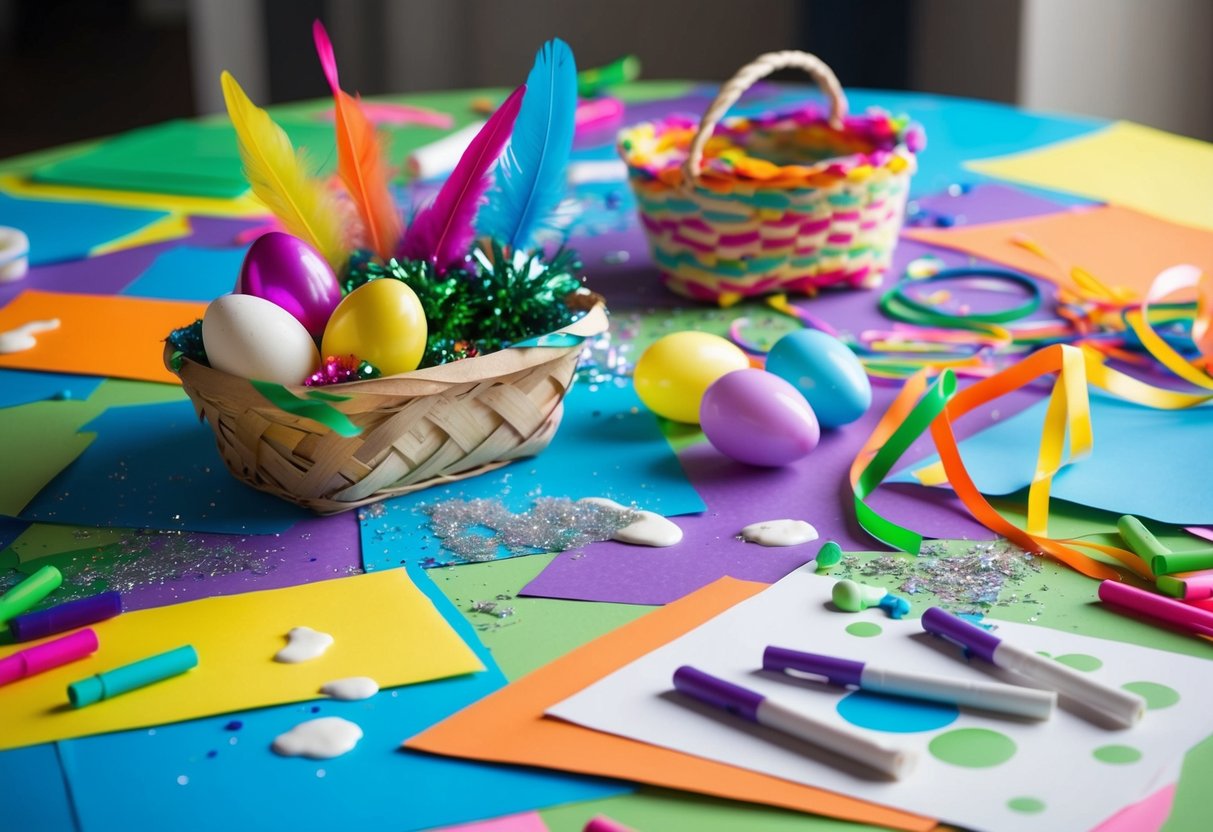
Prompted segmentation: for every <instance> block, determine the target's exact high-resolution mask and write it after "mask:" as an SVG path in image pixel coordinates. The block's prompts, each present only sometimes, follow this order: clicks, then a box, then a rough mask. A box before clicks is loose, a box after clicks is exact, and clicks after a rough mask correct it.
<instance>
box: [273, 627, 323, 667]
mask: <svg viewBox="0 0 1213 832" xmlns="http://www.w3.org/2000/svg"><path fill="white" fill-rule="evenodd" d="M286 640H287V641H286V647H283V648H282V649H281V650H279V651H278V652H277V653H276V654H275V655H274V661H276V662H283V663H285V664H298V663H299V662H306V661H310V660H312V659H315V658H318V657H319V656H323V655H324V651H325V650H328V649H329V646H330V645H331V644H332V643H333V637H332V636H330V635H329V634H328V633H322V632H319V631H318V630H313V629H312V628H311V627H293V628H291V631H290V632H289V633H287V634H286Z"/></svg>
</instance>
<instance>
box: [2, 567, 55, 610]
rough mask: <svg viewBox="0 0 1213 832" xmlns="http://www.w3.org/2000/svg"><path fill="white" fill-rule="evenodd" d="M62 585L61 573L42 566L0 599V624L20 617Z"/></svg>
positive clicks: (53, 568)
mask: <svg viewBox="0 0 1213 832" xmlns="http://www.w3.org/2000/svg"><path fill="white" fill-rule="evenodd" d="M61 583H63V573H61V572H60V571H59V570H58V569H56V568H55V567H53V566H44V567H42V568H41V569H39V570H38V571H37V572H35V573H34V574H32V575H30V576H29V577H28V578H26V579H25V580H24V581H22V582H21V583H19V584H17V585H16V586H15V587H13V588H12V589H10V590H9V591H8V592H6V593H4V595H3V596H2V597H0V624H3V623H5V622H7V621H8V620H9V619H10V618H12V617H13V616H17V615H20V614H21V613H23V612H25V611H26V610H28V609H29V608H30V607H32V606H34V604H37V603H38V602H39V601H41V600H42V599H43V598H45V597H46V596H48V595H50V594H51V593H52V592H54V591H55V590H56V589H58V588H59V584H61Z"/></svg>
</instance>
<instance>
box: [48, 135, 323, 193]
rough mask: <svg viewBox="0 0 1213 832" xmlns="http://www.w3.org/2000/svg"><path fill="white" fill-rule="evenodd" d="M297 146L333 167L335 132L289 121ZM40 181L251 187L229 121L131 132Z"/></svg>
mask: <svg viewBox="0 0 1213 832" xmlns="http://www.w3.org/2000/svg"><path fill="white" fill-rule="evenodd" d="M284 127H285V129H286V130H287V133H288V135H289V136H290V137H291V141H292V143H293V144H294V145H295V147H296V148H297V149H298V148H304V149H306V150H307V151H309V152H310V153H311V155H312V158H313V159H315V161H316V163H317V164H318V165H320V166H321V171H320V172H326V170H327V169H330V168H331V167H332V166H333V163H334V162H335V160H333V159H331V158H330V157H331V156H332V150H333V130H332V127H329V126H325V125H306V124H292V125H284ZM33 179H34V181H36V182H49V183H51V184H56V185H70V186H73V187H85V188H105V189H110V190H122V191H152V192H159V193H170V194H179V195H182V196H196V197H210V198H215V199H233V198H235V197H238V196H241V195H242V194H244V193H245V191H247V190H248V181H247V180H246V179H245V178H244V171H243V169H242V167H241V163H240V154H239V151H238V149H237V145H236V134H235V131H234V130H233V129H232V128H231V125H229V124H227V123H226V120H224V121H222V122H220V121H215V122H211V123H199V122H189V121H170V122H168V123H165V124H158V125H156V126H154V127H144V128H141V129H138V130H131V131H130V132H127V133H124V134H122V135H120V136H116V137H114V138H112V139H109V140H106V141H103V142H101V143H100V144H98V145H96V146H95V147H93V148H91V149H89V150H85V151H84V152H82V153H80V154H79V155H76V156H73V157H71V158H69V159H65V160H63V161H58V162H51V163H49V164H46V165H43V166H41V167H39V168H37V169H35V171H34V173H33Z"/></svg>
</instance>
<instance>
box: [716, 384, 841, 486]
mask: <svg viewBox="0 0 1213 832" xmlns="http://www.w3.org/2000/svg"><path fill="white" fill-rule="evenodd" d="M699 425H700V427H702V428H703V432H704V435H706V436H707V438H708V441H709V442H711V443H712V445H713V446H715V448H716V450H718V451H720V452H721V453H722V454H724V455H725V456H728V457H732V458H733V459H735V460H737V461H739V462H747V463H749V464H750V465H765V466H770V467H777V466H780V465H787V464H789V463H792V462H795V461H796V460H798V459H800V458H801V457H803V456H805V455H807V454H808V453H809V452H810V451H812V450H813V449H814V448H816V447H817V442H818V440H819V439H820V438H821V428H820V427H819V426H818V424H817V417H816V416H815V415H814V414H813V408H811V407H810V406H809V403H808V402H807V401H805V398H804V396H802V395H801V394H800V391H798V390H797V389H796V388H795V387H793V386H792V385H791V384H789V383H788V382H786V381H784V380H783V379H781V378H780V377H779V376H776V375H772V374H771V373H768V372H766V371H765V370H736V371H734V372H731V373H729V374H728V375H725V376H721V377H720V378H719V379H717V380H716V381H715V382H713V383H712V386H711V387H709V388H708V389H707V392H706V393H704V394H703V402H702V404H701V405H700V407H699Z"/></svg>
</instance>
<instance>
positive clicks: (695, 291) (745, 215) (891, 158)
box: [619, 51, 923, 305]
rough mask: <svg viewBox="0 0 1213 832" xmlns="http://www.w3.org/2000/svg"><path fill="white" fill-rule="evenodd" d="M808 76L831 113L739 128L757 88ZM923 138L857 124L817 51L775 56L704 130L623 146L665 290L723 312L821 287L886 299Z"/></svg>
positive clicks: (744, 79)
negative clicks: (879, 293)
mask: <svg viewBox="0 0 1213 832" xmlns="http://www.w3.org/2000/svg"><path fill="white" fill-rule="evenodd" d="M786 68H796V69H801V70H804V71H805V72H807V73H808V74H809V75H810V76H812V77H813V79H814V80H815V81H817V83H818V85H819V86H820V87H821V89H822V91H823V92H824V93H825V95H826V97H827V99H828V100H829V113H828V115H826V114H823V113H821V112H820V111H819V110H818V109H817V108H816V106H814V105H808V106H805V107H800V108H797V109H793V110H789V111H784V112H776V113H770V114H767V115H763V116H758V117H755V118H731V119H726V120H725V121H723V122H722V121H721V119H722V118H723V117H724V115H725V113H726V112H727V111H728V110H729V108H730V107H732V106H733V104H735V103H736V102H737V100H738V99H739V98H740V97H741V95H742V93H743V92H745V91H746V90H747V89H749V87H750V86H751V85H753V84H754V83H755V82H756V81H757V80H759V79H760V78H763V77H765V76H767V75H769V74H770V73H772V72H774V71H776V70H779V69H786ZM922 144H923V136H922V132H921V129H920V128H918V127H917V126H916V125H911V124H910V123H909V122H908V120H906V119H905V118H892V117H890V116H889V115H888V114H887V113H883V112H881V111H878V110H871V111H868V112H867V113H864V114H862V115H848V114H847V100H846V97H845V95H844V94H843V91H842V88H841V86H840V85H839V83H838V79H837V78H836V77H835V76H834V73H833V72H832V71H831V70H830V68H829V67H828V66H826V65H825V64H824V63H823V62H822V61H821V60H820V59H818V58H817V57H815V56H813V55H810V54H808V53H805V52H794V51H787V52H771V53H768V54H766V55H762V56H760V57H759V58H757V59H756V60H754V61H753V62H752V63H750V64H748V65H747V66H745V67H743V68H742V69H741V70H739V71H738V72H737V74H736V75H735V76H733V78H732V79H731V80H729V81H728V82H727V83H726V84H724V86H722V87H721V89H720V92H719V94H718V95H717V96H716V99H715V100H714V101H713V102H712V104H711V106H709V107H708V109H707V111H706V112H705V113H704V114H703V117H702V119H700V121H699V123H698V125H695V123H694V122H692V121H690V120H688V119H686V118H685V117H677V116H675V117H670V118H667V119H665V120H662V121H657V122H647V123H644V124H639V125H636V126H634V127H630V128H628V129H626V130H624V131H623V132H621V133H620V139H619V152H620V154H621V155H622V157H623V159H624V161H625V162H627V165H628V172H629V181H630V182H631V184H632V188H633V190H634V191H635V193H636V198H637V202H638V205H639V209H640V219H641V222H642V224H643V226H644V229H645V233H646V235H647V236H648V239H649V244H650V246H651V248H652V252H653V258H654V260H655V262H656V265H657V267H658V269H659V270H660V271H661V274H662V278H663V280H664V281H665V283H666V284H667V285H668V286H669V287H670V288H671V289H673V290H674V291H675V292H678V293H679V294H682V295H686V296H688V297H692V298H696V299H700V300H712V301H716V302H718V303H720V304H721V305H729V304H731V303H735V302H736V301H738V300H740V299H741V298H743V297H748V296H753V295H763V294H771V293H775V292H787V291H794V292H803V293H806V294H812V293H813V292H815V291H816V290H817V288H818V287H821V286H831V285H841V286H864V287H869V286H875V285H877V284H879V283H880V280H881V278H882V276H883V274H884V272H885V270H886V269H887V268H888V266H889V261H890V259H891V256H892V251H893V247H894V244H895V243H896V239H897V232H898V230H899V229H900V227H901V220H902V216H903V214H904V210H905V201H906V194H907V193H908V191H909V181H910V176H911V174H912V173H913V172H914V169H915V156H914V154H915V152H917V150H919V149H921V147H922Z"/></svg>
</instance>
